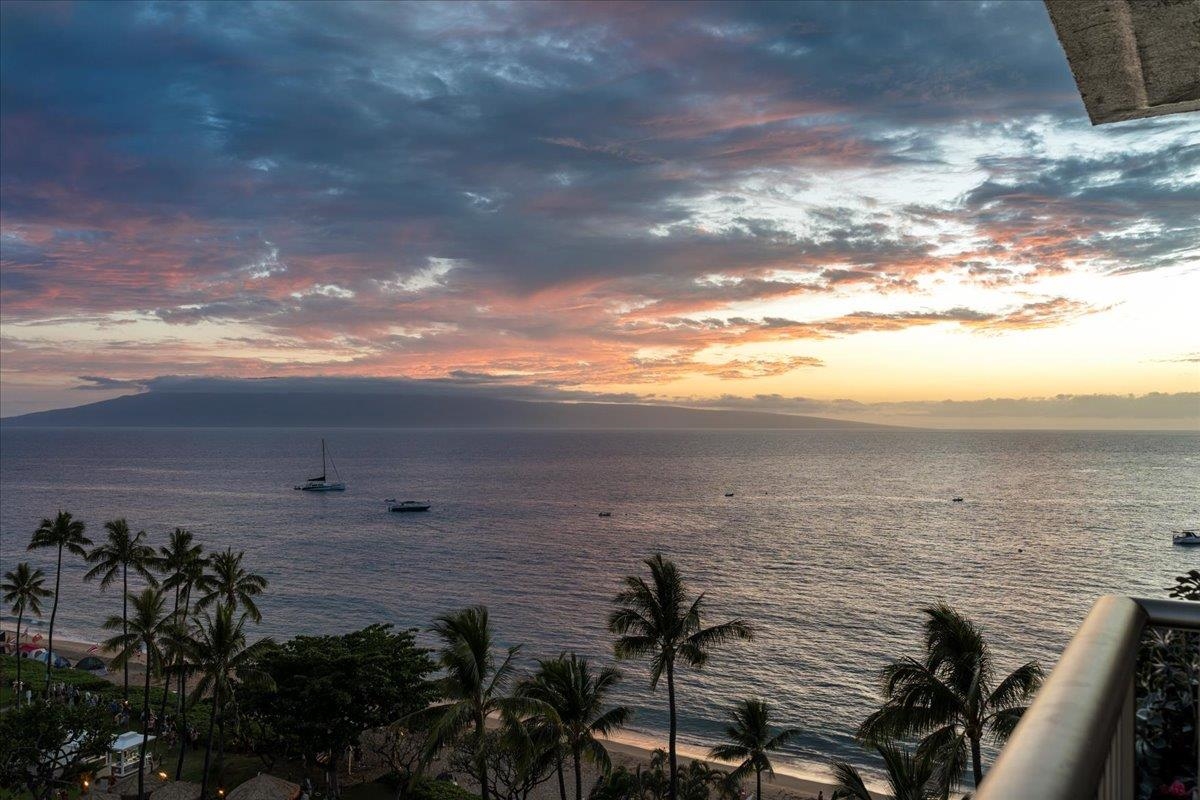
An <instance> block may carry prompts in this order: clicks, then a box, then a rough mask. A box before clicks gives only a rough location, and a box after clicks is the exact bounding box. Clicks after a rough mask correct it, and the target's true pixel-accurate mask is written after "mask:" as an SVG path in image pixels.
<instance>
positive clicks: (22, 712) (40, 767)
mask: <svg viewBox="0 0 1200 800" xmlns="http://www.w3.org/2000/svg"><path fill="white" fill-rule="evenodd" d="M115 732H116V731H115V729H114V725H113V720H112V716H111V715H109V714H106V713H105V712H104V710H103V709H100V708H91V707H85V706H67V705H64V704H62V703H49V702H45V701H43V700H40V699H39V700H37V701H35V702H33V703H30V704H29V705H27V706H23V707H21V708H14V709H9V710H7V711H5V712H4V713H2V714H0V788H5V789H9V790H13V791H15V790H18V789H23V790H24V791H26V792H28V793H29V796H31V797H33V798H35V800H51V798H52V797H54V796H55V793H56V792H60V791H65V790H67V789H70V788H74V787H76V786H78V785H79V777H80V775H82V774H83V773H84V772H85V771H87V770H88V769H90V762H91V761H93V760H94V759H96V758H99V757H102V756H103V755H104V753H105V752H106V751H107V750H108V745H109V742H111V741H112V737H113V735H114V734H115Z"/></svg>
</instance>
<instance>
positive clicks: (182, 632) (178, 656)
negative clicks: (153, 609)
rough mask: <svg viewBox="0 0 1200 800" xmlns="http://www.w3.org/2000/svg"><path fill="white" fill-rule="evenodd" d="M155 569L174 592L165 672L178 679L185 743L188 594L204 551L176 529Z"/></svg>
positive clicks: (164, 702) (201, 567)
mask: <svg viewBox="0 0 1200 800" xmlns="http://www.w3.org/2000/svg"><path fill="white" fill-rule="evenodd" d="M155 562H156V566H157V567H158V569H159V571H160V572H161V573H162V575H163V581H162V585H163V588H164V589H170V590H172V591H173V592H174V600H173V601H172V605H171V616H172V617H173V618H174V620H175V623H176V626H177V628H178V630H177V631H176V634H177V635H175V636H171V637H169V638H168V640H167V645H166V646H167V651H168V654H167V669H168V672H170V673H172V674H176V675H177V676H178V679H179V689H178V692H177V694H178V697H179V713H178V715H177V717H176V726H177V729H178V733H179V738H180V739H181V740H183V739H185V738H186V737H185V735H184V733H185V731H184V725H183V723H184V710H185V708H186V704H187V700H186V691H185V689H186V670H185V668H184V667H185V656H186V649H187V648H186V645H187V639H188V625H187V623H188V619H189V618H190V617H191V593H192V587H193V586H194V585H195V584H196V582H197V581H199V580H200V579H201V578H202V577H203V576H204V568H205V565H206V564H207V561H206V560H205V558H204V548H203V547H202V546H201V545H199V544H195V543H194V537H193V536H192V533H191V531H187V530H184V529H183V528H176V529H175V531H174V532H173V533H172V534H171V538H170V541H169V542H168V543H167V544H166V545H164V546H162V547H160V548H158V557H157V558H156V559H155ZM180 600H183V609H182V612H181V610H180V606H179V601H180ZM166 714H167V692H166V686H165V684H164V687H163V697H162V707H161V708H160V710H159V715H158V716H159V719H161V720H164V721H165V720H166ZM183 752H184V751H183V750H182V749H180V753H179V761H178V764H177V765H176V770H175V773H176V774H175V780H179V777H180V775H181V774H182V772H183Z"/></svg>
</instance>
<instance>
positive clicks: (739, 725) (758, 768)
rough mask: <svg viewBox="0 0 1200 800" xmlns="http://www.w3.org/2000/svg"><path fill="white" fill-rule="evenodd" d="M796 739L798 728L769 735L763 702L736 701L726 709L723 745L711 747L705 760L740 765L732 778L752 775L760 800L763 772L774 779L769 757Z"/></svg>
mask: <svg viewBox="0 0 1200 800" xmlns="http://www.w3.org/2000/svg"><path fill="white" fill-rule="evenodd" d="M799 735H800V729H799V728H785V729H783V730H781V731H779V732H778V733H774V732H772V730H771V714H770V709H769V708H768V707H767V701H765V700H757V699H751V698H747V699H744V700H739V701H738V702H737V704H735V705H734V707H733V708H732V709H730V711H729V724H728V725H726V726H725V738H726V740H727V741H726V742H725V743H724V744H719V745H717V746H716V747H714V748H713V749H712V751H711V752H710V753H709V757H710V758H717V759H721V760H722V761H737V762H741V763H740V764H738V766H737V768H736V769H735V770H734V771H733V775H734V776H736V777H738V778H741V777H744V776H746V775H749V774H750V773H751V772H753V773H754V783H755V793H754V797H755V798H756V800H761V799H762V774H763V771H764V770H765V771H766V773H767V774H768V775H770V776H771V777H774V776H775V769H774V767H773V766H772V764H771V756H770V754H771V753H773V752H774V751H776V750H778V749H779V748H781V747H783V746H784V745H785V744H787V743H788V742H789V741H790V740H792V739H793V738H795V737H796V736H799Z"/></svg>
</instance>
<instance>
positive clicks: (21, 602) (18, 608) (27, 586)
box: [0, 561, 51, 706]
mask: <svg viewBox="0 0 1200 800" xmlns="http://www.w3.org/2000/svg"><path fill="white" fill-rule="evenodd" d="M45 583H46V573H44V572H42V571H41V570H40V569H32V568H30V566H29V562H27V561H22V562H21V563H20V564H17V568H16V569H15V570H13V571H12V572H6V573H4V583H3V584H0V591H2V592H4V602H5V603H7V604H8V605H9V606H10V607H11V608H12V610H13V613H14V614H16V615H17V636H16V641H15V643H14V646H15V647H16V648H17V650H16V656H17V691H16V696H17V705H18V706H20V705H21V695H22V692H21V662H22V661H24V659H23V658H21V650H20V648H21V622H22V620H23V619H24V618H25V610H26V609H28V610H29V612H30V613H32V614H35V615H37V616H39V617H40V616H41V615H42V598H43V597H49V596H50V595H51V592H50V590H49V589H47V588H46V587H45V585H44V584H45Z"/></svg>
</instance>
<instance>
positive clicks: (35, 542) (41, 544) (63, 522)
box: [29, 511, 92, 692]
mask: <svg viewBox="0 0 1200 800" xmlns="http://www.w3.org/2000/svg"><path fill="white" fill-rule="evenodd" d="M85 528H86V526H85V525H84V523H83V520H78V519H75V518H73V517H72V516H71V514H70V512H68V511H59V512H58V514H56V515H55V517H54V519H53V520H50V519H43V520H42V524H41V525H39V526H38V529H37V530H36V531H34V532H33V538H32V539H30V540H29V549H30V550H41V549H44V548H47V547H52V548H54V549H56V550H57V551H58V567H57V568H56V570H55V572H54V603H53V605H51V606H50V630H49V633H48V636H47V640H46V651H47V656H46V691H47V692H49V691H50V668H51V666H52V665H53V663H54V619H55V617H57V616H58V598H59V587H60V584H61V583H62V557H63V550H66V551H67V552H68V553H70V554H72V555H76V556H79V557H80V558H86V557H87V548H88V547H90V546H91V544H92V540H91V539H89V538H87V537H86V536H84V535H83V534H84V530H85Z"/></svg>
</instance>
